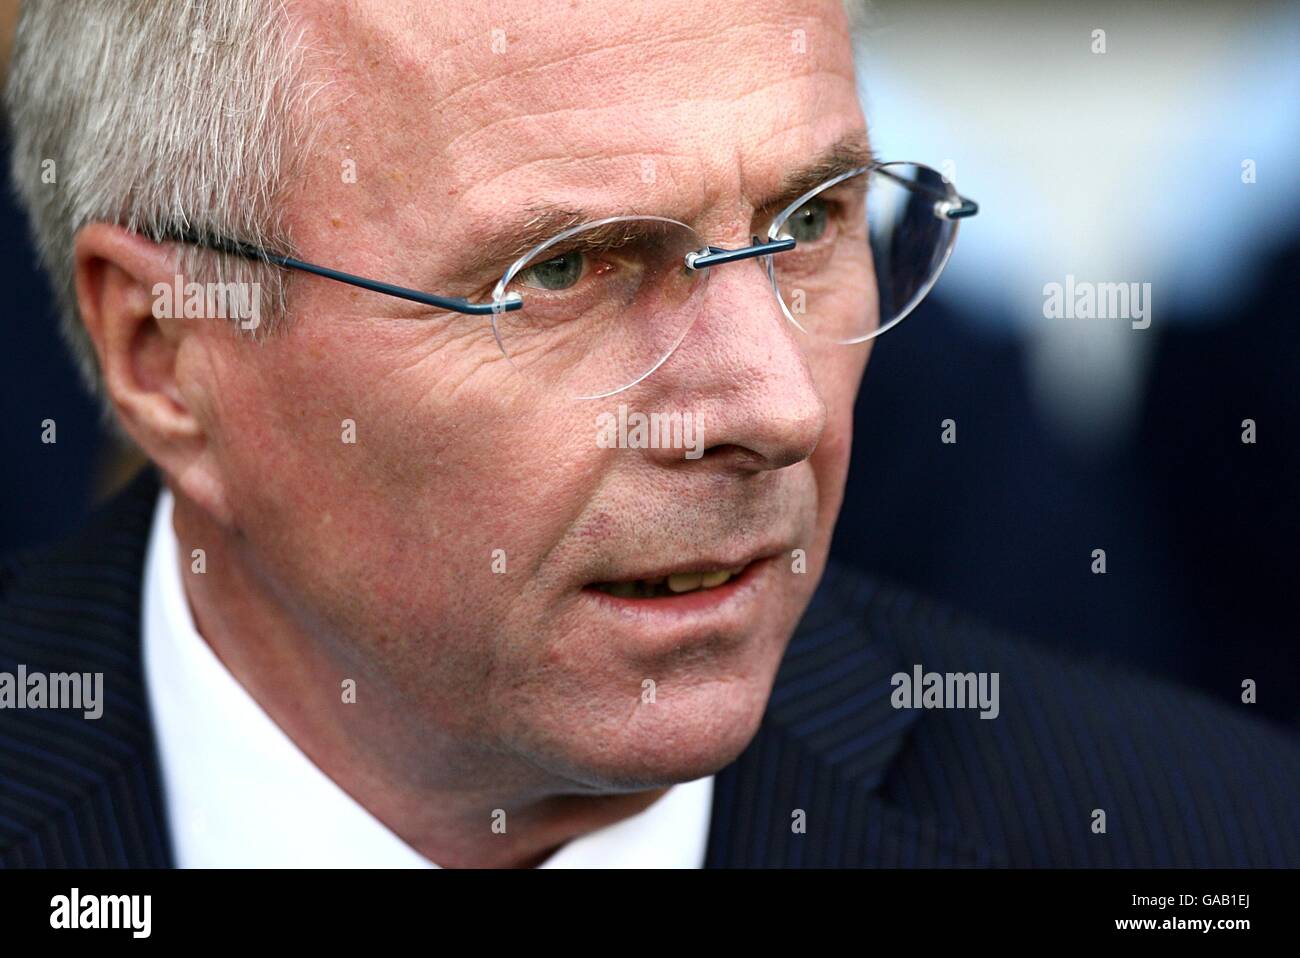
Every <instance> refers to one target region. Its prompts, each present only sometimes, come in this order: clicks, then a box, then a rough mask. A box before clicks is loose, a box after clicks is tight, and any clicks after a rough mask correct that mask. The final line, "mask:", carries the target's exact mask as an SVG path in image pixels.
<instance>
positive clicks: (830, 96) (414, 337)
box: [179, 0, 867, 789]
mask: <svg viewBox="0 0 1300 958" xmlns="http://www.w3.org/2000/svg"><path fill="white" fill-rule="evenodd" d="M293 11H294V14H295V16H298V17H299V18H301V19H302V20H303V22H304V24H305V26H306V28H307V39H308V42H309V43H311V44H312V46H313V47H314V48H315V49H316V51H317V53H316V59H315V61H314V62H315V69H316V70H317V71H319V72H320V78H322V79H328V80H329V81H330V85H329V86H328V87H327V88H326V89H325V90H324V91H323V92H322V93H321V94H320V96H319V97H318V98H317V100H316V101H315V108H316V110H317V111H321V110H322V105H323V104H328V107H327V108H326V109H324V111H323V116H321V114H320V113H318V114H317V116H318V117H320V119H319V122H320V123H321V128H320V132H319V134H318V136H317V138H316V140H315V146H314V149H313V151H312V153H311V156H310V159H309V161H308V163H307V169H306V171H305V178H304V180H303V182H302V184H301V189H300V190H298V191H297V192H296V194H295V195H294V197H293V198H292V200H291V202H290V207H289V211H290V219H291V221H292V227H293V229H294V230H295V233H296V236H297V237H298V238H299V246H300V248H301V251H302V253H303V255H304V257H305V258H306V259H309V260H311V261H313V262H317V263H323V264H326V265H331V266H335V267H338V268H340V269H345V270H348V271H349V272H353V273H359V274H362V275H366V276H374V277H378V278H382V279H386V280H389V281H391V282H394V283H398V284H401V285H404V286H410V287H416V288H420V289H428V290H433V291H439V292H447V293H451V294H453V295H465V296H468V297H470V298H478V299H482V298H484V297H486V296H488V295H489V294H490V291H491V288H492V286H493V284H494V282H495V280H496V279H497V278H498V277H499V276H500V274H501V272H502V271H503V270H504V268H505V267H506V266H507V265H509V259H510V257H509V255H507V253H506V252H502V253H501V255H503V256H504V257H505V258H504V260H502V259H500V258H499V257H498V258H497V259H492V257H493V255H495V253H496V251H494V250H492V249H484V248H483V246H482V241H483V238H484V237H487V236H489V235H491V234H493V233H494V231H495V229H496V227H498V226H499V224H500V223H501V222H502V221H509V220H510V219H511V218H513V217H516V216H518V215H520V213H521V211H526V210H528V209H530V208H533V207H537V206H540V205H543V204H546V205H556V206H561V207H567V208H570V209H575V210H582V211H586V212H588V213H589V214H590V215H591V216H592V217H599V216H609V215H617V214H626V213H630V212H636V213H645V214H651V215H658V216H664V217H671V218H673V219H675V220H680V221H682V222H685V223H688V224H690V225H691V226H693V227H694V228H695V229H696V230H698V232H699V233H700V234H701V235H702V236H704V237H706V238H707V240H708V241H709V242H711V243H713V244H714V245H719V246H740V245H745V244H746V243H748V241H749V237H750V236H751V234H754V233H758V234H764V233H765V232H766V227H767V222H768V221H769V220H770V218H771V216H772V214H773V213H775V212H776V210H774V209H771V208H767V207H766V206H765V204H766V203H767V202H768V200H769V198H771V197H774V196H776V195H777V194H778V193H779V190H780V187H781V185H782V183H783V181H785V180H786V178H787V177H788V176H789V175H790V174H791V173H792V172H794V171H796V170H798V169H800V168H802V167H805V166H808V165H809V164H810V163H812V162H813V161H814V160H815V158H817V157H818V156H819V155H821V154H823V153H825V152H826V151H827V150H828V149H830V148H831V147H832V146H834V145H835V144H836V143H839V142H842V141H846V140H851V139H853V138H854V137H857V138H859V139H864V138H865V128H864V122H863V118H862V115H861V112H860V108H859V105H858V99H857V95H856V91H855V88H854V79H853V64H852V59H851V51H850V46H849V41H848V34H847V25H846V23H845V20H844V14H843V12H842V9H841V6H840V3H839V2H838V0H826V2H815V0H779V2H778V0H773V2H769V3H764V4H748V3H736V2H726V0H645V2H625V3H620V4H617V5H609V4H605V3H597V2H587V0H547V2H542V3H538V2H535V0H529V2H526V3H525V2H515V0H495V2H492V3H487V2H474V0H447V2H441V3H438V4H425V3H418V2H414V0H412V2H410V3H378V2H365V0H352V2H348V3H328V4H326V3H321V4H306V3H303V4H300V5H297V6H295V7H294V8H293ZM800 31H802V33H800ZM525 218H526V217H525ZM509 252H517V251H514V250H511V251H509ZM485 257H486V258H487V259H488V260H489V262H488V264H487V265H486V266H484V265H481V262H480V266H477V267H473V268H471V267H470V266H468V265H467V264H469V263H470V262H471V261H482V260H484V258H485ZM475 269H477V272H475V271H474V270H475ZM692 308H695V309H697V310H698V315H697V316H696V317H695V319H694V323H693V325H692V326H691V328H690V330H689V332H688V333H687V335H686V337H685V339H684V340H683V341H682V342H681V344H680V346H679V347H678V348H677V349H676V351H675V352H674V353H673V354H672V356H671V357H670V358H669V359H668V361H667V362H665V363H664V364H663V365H662V366H661V367H660V368H659V369H658V370H657V371H656V372H655V373H654V374H653V375H652V376H650V377H649V378H648V379H646V380H645V381H644V382H641V383H639V384H637V385H636V386H634V387H632V388H631V389H628V390H626V391H625V392H622V393H619V394H617V395H615V396H611V397H609V398H607V399H602V400H586V401H582V400H574V399H573V398H572V397H571V396H570V395H568V394H566V393H565V392H564V391H563V390H556V389H553V388H548V385H547V384H546V383H545V382H539V381H537V380H536V379H534V378H530V377H529V376H528V375H527V374H525V373H522V372H520V371H519V370H517V369H516V368H514V367H513V366H512V365H511V364H510V363H509V362H507V361H506V360H505V359H504V357H503V356H502V353H501V351H500V349H499V348H498V346H497V343H496V341H495V340H494V338H493V334H492V329H491V317H482V316H477V317H476V316H463V315H456V314H449V313H445V312H436V311H433V310H428V309H426V308H424V307H421V306H417V305H415V304H411V303H404V302H401V301H399V300H395V299H392V298H390V297H385V296H382V295H378V294H373V293H369V292H364V291H360V290H356V289H353V288H351V287H347V286H342V285H340V284H336V283H331V282H328V281H325V280H321V279H316V278H310V277H303V278H295V279H294V287H293V293H292V309H291V313H292V315H291V316H290V318H289V322H288V325H287V328H286V329H285V330H284V331H283V332H282V333H279V334H277V335H274V336H272V337H270V338H269V339H268V340H267V341H266V342H265V343H262V344H260V345H257V346H254V345H251V344H249V343H248V342H247V341H246V340H237V339H235V338H234V337H227V336H225V335H218V334H216V333H213V334H210V335H204V336H203V337H202V338H201V339H199V341H198V342H195V343H193V344H187V346H185V347H184V348H183V350H182V354H181V356H180V359H179V362H180V364H181V365H182V366H183V367H185V368H186V369H187V370H188V371H189V373H190V375H191V377H192V381H193V382H194V383H196V384H199V385H194V386H191V387H190V389H191V391H192V395H191V397H190V398H191V399H192V400H193V402H194V403H195V405H197V407H198V408H199V410H200V415H201V417H202V418H203V419H204V421H205V423H206V425H207V427H208V429H209V430H210V432H211V434H212V436H213V443H214V455H215V459H216V461H217V462H218V463H219V468H220V472H221V477H222V481H223V483H224V487H225V493H226V497H227V499H228V501H229V504H230V508H231V510H232V512H233V516H234V525H235V527H236V532H237V535H238V537H239V539H240V541H241V548H242V550H243V552H244V555H245V556H246V558H247V559H248V560H249V561H250V562H251V563H253V565H254V566H255V568H256V569H257V571H258V573H259V574H260V576H261V577H262V579H263V581H264V582H265V583H266V584H267V589H268V592H269V593H270V594H273V595H274V596H275V597H276V598H277V600H278V601H279V602H280V603H282V604H283V605H285V606H287V607H288V609H289V610H290V612H291V614H292V615H294V616H295V617H296V618H297V620H298V621H299V622H300V623H301V624H302V625H303V626H304V627H305V628H306V629H307V630H308V632H309V634H310V635H311V636H312V637H313V639H314V640H315V641H316V642H318V643H319V645H320V646H321V647H322V648H323V649H324V650H325V651H326V652H327V653H328V654H329V655H330V656H331V657H332V658H333V659H334V660H336V661H337V662H338V663H340V664H339V674H340V675H343V676H348V677H355V678H357V679H358V697H359V698H360V697H362V696H365V697H368V700H369V702H370V703H371V704H379V705H381V706H382V707H384V708H387V709H389V710H390V712H391V714H392V715H394V716H398V717H399V718H398V719H397V721H399V722H400V723H402V724H404V725H405V726H406V727H408V728H409V729H412V730H415V733H416V734H418V730H420V729H426V730H431V734H437V735H447V736H451V737H453V738H455V739H458V740H460V741H462V742H472V743H475V744H476V745H481V746H482V747H484V748H486V749H489V750H491V751H494V752H498V753H502V754H506V755H511V756H514V757H517V758H519V759H522V760H523V762H524V763H525V765H526V766H527V767H531V768H535V769H537V770H538V771H539V775H540V776H541V777H542V779H543V780H546V781H552V782H558V783H570V784H571V783H573V782H577V783H580V784H581V786H582V787H591V788H603V789H617V788H631V787H647V786H652V785H657V784H666V783H668V782H672V781H680V780H686V779H690V778H695V777H698V776H700V775H703V774H707V773H709V772H711V771H714V770H716V769H717V768H719V767H721V766H722V765H724V764H726V763H727V762H728V761H729V760H730V759H732V758H733V757H734V756H735V755H737V754H738V753H739V751H740V750H741V749H743V747H744V746H745V745H746V744H747V742H748V741H749V739H750V738H751V737H752V735H753V734H754V732H755V730H756V728H757V725H758V722H759V720H760V718H761V715H762V712H763V709H764V707H765V703H766V700H767V696H768V692H769V691H770V688H771V684H772V681H773V678H774V675H775V672H776V668H777V665H778V663H779V661H780V659H781V656H782V653H783V651H784V649H785V646H786V643H787V642H788V640H789V637H790V635H791V633H792V631H793V630H794V628H795V625H796V623H797V622H798V620H799V618H800V615H801V614H802V612H803V610H804V608H805V606H806V604H807V602H808V600H809V598H810V596H811V594H812V591H813V589H814V587H815V585H816V582H817V580H818V578H819V576H820V574H821V571H822V568H823V564H824V561H825V557H826V553H827V550H828V546H829V541H830V536H831V530H832V526H833V524H834V521H835V517H836V514H837V512H838V510H839V506H840V502H841V497H842V493H843V485H844V478H845V472H846V467H847V461H848V453H849V441H850V434H851V425H852V423H851V412H852V405H853V400H854V395H855V392H856V390H857V386H858V383H859V380H860V378H861V374H862V370H863V367H864V365H865V363H866V357H867V346H865V345H859V346H852V347H835V348H828V349H824V350H817V351H810V350H809V349H808V348H807V346H806V340H805V338H804V337H803V335H802V334H801V333H800V332H799V331H798V330H796V329H795V328H794V327H793V326H792V325H791V324H790V323H789V322H788V321H787V320H786V319H785V318H784V317H783V316H782V315H781V312H780V308H779V306H778V304H777V303H776V301H775V300H774V298H773V295H772V292H771V288H770V285H769V283H768V280H767V278H766V276H765V274H764V272H763V270H762V268H761V266H760V261H758V260H749V261H744V262H740V263H735V264H731V265H728V266H723V267H717V268H715V269H714V270H713V273H712V275H711V277H710V279H709V282H708V285H707V288H706V290H705V294H704V296H703V297H702V299H701V300H699V301H698V302H696V303H695V304H694V305H693V306H692ZM845 308H855V307H854V305H853V304H851V303H849V304H846V307H845ZM858 308H860V307H858ZM620 403H622V404H625V405H626V406H627V407H628V409H629V411H633V412H635V411H644V412H647V413H648V412H653V411H666V412H689V413H691V414H693V415H694V416H696V417H698V418H700V419H702V421H703V424H704V425H703V436H704V446H705V449H706V450H707V451H706V452H705V454H704V455H703V456H701V457H699V458H693V459H692V458H686V457H685V456H684V454H683V450H682V449H680V448H676V449H629V448H604V447H603V446H602V444H601V443H598V441H597V417H598V416H599V415H600V414H601V413H606V412H610V413H614V414H615V415H617V409H618V405H619V404H620ZM345 420H351V421H352V422H353V423H355V442H348V441H345V440H346V438H348V437H347V436H346V435H345V433H346V431H347V426H346V425H345V422H344V421H345ZM498 550H499V551H498ZM796 550H802V555H803V556H806V565H803V564H801V563H800V559H799V555H800V554H799V553H796ZM742 566H743V567H745V570H744V572H743V573H742V574H741V575H740V576H739V577H738V578H736V579H733V580H732V581H730V582H728V583H727V584H726V585H724V586H722V587H719V588H717V589H713V590H703V591H698V592H694V593H686V594H682V595H675V596H673V597H658V598H620V597H618V596H615V595H611V594H608V593H607V592H604V591H601V590H600V589H597V588H594V586H596V585H597V584H600V583H611V582H624V581H628V580H635V579H647V578H651V577H655V576H663V575H666V574H668V573H671V572H682V573H689V572H691V571H704V570H716V569H719V568H724V569H725V568H736V567H742ZM615 591H617V590H615ZM650 683H653V685H651V684H650Z"/></svg>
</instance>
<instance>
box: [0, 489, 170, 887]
mask: <svg viewBox="0 0 1300 958" xmlns="http://www.w3.org/2000/svg"><path fill="white" fill-rule="evenodd" d="M157 492H158V485H157V479H156V477H155V475H154V474H153V472H152V471H146V472H145V473H143V474H142V475H141V476H140V477H139V478H138V479H136V481H135V482H134V483H133V484H132V485H131V487H130V488H129V489H128V490H127V491H126V492H125V493H124V494H123V495H122V496H121V497H119V499H118V500H116V501H115V502H114V503H113V505H112V507H111V508H110V509H108V510H105V511H103V512H101V513H100V514H98V515H97V516H96V517H95V518H94V519H92V520H91V522H90V524H89V525H88V526H87V528H86V529H85V530H84V531H83V532H82V533H80V534H79V535H78V536H77V537H76V538H75V539H74V540H72V541H70V542H68V543H65V544H62V545H59V546H55V547H53V548H50V549H46V550H42V551H40V552H37V553H34V554H32V555H29V556H26V557H16V558H15V559H13V560H10V561H8V562H6V563H5V564H4V566H3V568H0V671H5V672H14V671H15V670H16V669H17V667H18V665H19V664H24V665H26V666H27V670H28V672H29V673H30V672H36V671H40V672H103V673H104V686H103V697H104V702H103V708H104V712H103V715H102V717H100V718H99V719H96V720H93V721H90V720H87V719H85V718H83V717H82V713H81V712H80V711H63V710H55V709H30V710H28V709H24V710H9V709H6V710H4V711H0V864H3V865H5V866H9V867H13V866H34V867H47V868H56V867H74V868H124V867H144V868H148V867H155V868H157V867H166V866H167V865H169V864H170V861H171V853H170V849H169V840H168V836H167V829H166V825H165V821H164V817H163V805H162V798H161V794H162V793H161V790H160V787H159V778H158V767H157V761H156V758H155V753H154V744H153V733H152V730H151V727H150V723H149V710H148V706H147V702H146V699H145V690H144V676H143V670H142V660H141V655H140V582H141V579H142V577H143V572H144V551H145V544H146V540H147V537H148V534H149V520H150V518H151V517H152V512H153V504H154V499H155V498H156V496H157Z"/></svg>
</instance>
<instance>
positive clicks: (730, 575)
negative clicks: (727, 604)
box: [588, 565, 748, 599]
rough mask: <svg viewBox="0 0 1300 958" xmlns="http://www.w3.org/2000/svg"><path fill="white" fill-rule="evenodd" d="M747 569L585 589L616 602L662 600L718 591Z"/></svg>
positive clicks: (597, 584) (681, 574) (683, 574)
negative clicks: (618, 600) (712, 590)
mask: <svg viewBox="0 0 1300 958" xmlns="http://www.w3.org/2000/svg"><path fill="white" fill-rule="evenodd" d="M747 568H748V566H744V565H742V566H737V567H735V568H734V569H709V570H702V571H699V572H674V573H672V574H671V575H666V576H654V577H653V578H649V579H629V580H624V581H622V582H593V583H592V584H591V585H590V586H588V588H590V589H594V590H596V591H597V592H604V593H605V594H606V595H612V596H615V597H616V598H619V599H664V598H670V597H672V596H675V595H685V594H687V593H689V592H705V591H708V590H709V589H717V588H720V587H721V586H724V585H726V584H727V583H728V582H731V581H732V580H733V579H736V578H738V577H739V576H740V575H741V573H743V572H744V571H745V570H746V569H747Z"/></svg>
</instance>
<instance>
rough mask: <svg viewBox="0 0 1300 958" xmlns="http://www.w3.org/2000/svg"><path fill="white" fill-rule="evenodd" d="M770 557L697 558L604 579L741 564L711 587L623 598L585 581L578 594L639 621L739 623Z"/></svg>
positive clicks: (648, 575)
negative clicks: (696, 561)
mask: <svg viewBox="0 0 1300 958" xmlns="http://www.w3.org/2000/svg"><path fill="white" fill-rule="evenodd" d="M774 558H775V554H767V555H762V556H759V557H757V558H754V559H752V560H750V561H749V562H748V563H746V562H745V561H744V560H743V559H742V560H740V561H739V562H733V563H731V564H730V565H728V564H727V563H713V562H701V563H699V564H698V565H692V566H689V567H686V566H682V565H677V566H676V567H674V568H671V569H666V570H663V571H659V572H646V573H643V574H637V575H635V576H627V577H622V578H619V579H612V580H608V581H613V582H623V581H629V580H632V579H651V578H656V577H658V576H660V575H663V576H667V575H671V574H672V573H674V572H684V571H687V570H688V568H689V571H693V572H706V571H711V570H721V569H734V568H736V567H737V566H738V565H743V566H744V567H743V568H742V569H741V571H740V574H739V575H736V576H733V577H732V578H730V579H728V580H727V581H726V582H724V583H723V584H722V585H719V586H715V587H714V588H712V589H696V590H695V591H693V592H683V593H680V594H677V595H668V596H662V597H659V598H653V599H637V598H626V599H625V598H621V597H619V596H615V595H610V594H609V593H607V592H601V591H600V590H598V589H596V588H595V587H594V586H593V585H587V586H584V587H583V589H582V594H583V595H584V596H585V597H587V598H589V599H591V600H592V601H594V602H596V603H598V604H599V605H600V606H602V607H605V608H606V609H608V610H609V611H612V612H615V613H617V614H619V615H621V616H624V617H627V618H631V619H634V620H638V621H641V622H643V623H648V622H656V621H657V622H660V623H669V622H673V621H676V622H677V623H678V624H689V623H691V622H695V623H698V624H700V625H708V624H711V623H712V624H715V625H718V626H721V625H724V624H725V623H724V620H728V619H730V620H735V621H736V622H738V623H739V622H740V621H741V620H743V618H744V617H745V616H744V613H745V611H746V608H747V607H750V606H752V605H753V601H754V599H755V598H757V597H758V595H759V592H760V584H761V581H762V580H763V579H764V578H765V577H766V576H767V574H768V573H769V572H770V570H771V569H772V568H773V561H772V560H773V559H774Z"/></svg>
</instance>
